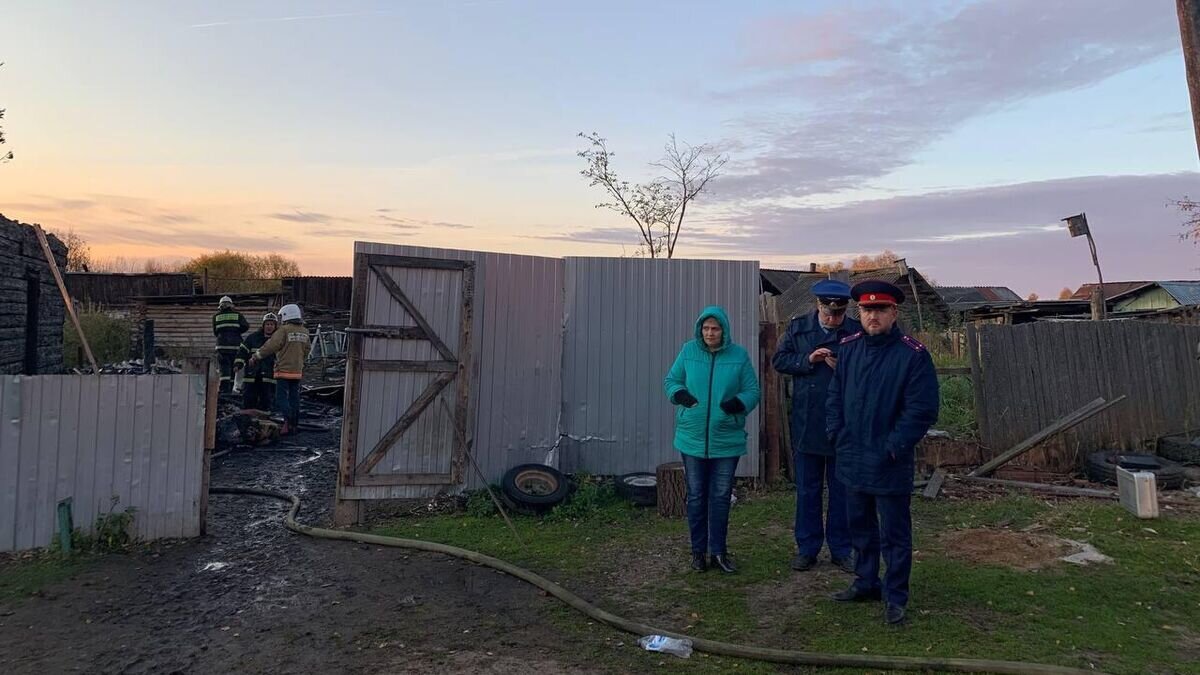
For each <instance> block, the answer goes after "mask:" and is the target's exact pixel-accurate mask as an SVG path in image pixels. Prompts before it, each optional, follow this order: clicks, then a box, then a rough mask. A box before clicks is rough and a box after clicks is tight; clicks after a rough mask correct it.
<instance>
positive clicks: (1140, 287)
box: [1071, 280, 1200, 313]
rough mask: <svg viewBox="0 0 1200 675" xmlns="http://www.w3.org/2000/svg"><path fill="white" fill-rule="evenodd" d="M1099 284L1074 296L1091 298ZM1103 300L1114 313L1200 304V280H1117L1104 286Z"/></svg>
mask: <svg viewBox="0 0 1200 675" xmlns="http://www.w3.org/2000/svg"><path fill="white" fill-rule="evenodd" d="M1098 285H1099V284H1084V285H1083V286H1080V287H1079V290H1077V291H1075V294H1074V295H1073V296H1071V297H1072V298H1074V299H1079V300H1083V299H1087V298H1089V297H1091V293H1092V289H1093V288H1095V287H1096V286H1098ZM1104 299H1105V300H1106V301H1107V303H1108V307H1109V309H1110V311H1112V312H1113V313H1122V312H1147V311H1155V310H1164V309H1174V308H1176V307H1188V306H1192V305H1200V281H1194V280H1185V281H1117V282H1106V283H1105V284H1104Z"/></svg>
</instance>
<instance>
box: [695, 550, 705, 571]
mask: <svg viewBox="0 0 1200 675" xmlns="http://www.w3.org/2000/svg"><path fill="white" fill-rule="evenodd" d="M707 569H708V557H707V556H705V555H704V554H703V553H693V554H692V570H693V571H695V572H703V571H705V570H707Z"/></svg>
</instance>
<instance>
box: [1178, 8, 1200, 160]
mask: <svg viewBox="0 0 1200 675" xmlns="http://www.w3.org/2000/svg"><path fill="white" fill-rule="evenodd" d="M1175 9H1176V12H1177V13H1178V14H1179V37H1180V40H1181V42H1182V43H1183V65H1184V67H1185V68H1186V73H1187V85H1188V94H1190V96H1191V100H1192V128H1193V130H1194V132H1195V134H1196V149H1197V151H1198V152H1200V0H1175Z"/></svg>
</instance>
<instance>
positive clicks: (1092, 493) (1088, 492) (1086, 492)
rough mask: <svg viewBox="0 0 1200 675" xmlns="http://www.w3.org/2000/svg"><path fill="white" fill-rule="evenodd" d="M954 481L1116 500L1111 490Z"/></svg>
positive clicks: (975, 479)
mask: <svg viewBox="0 0 1200 675" xmlns="http://www.w3.org/2000/svg"><path fill="white" fill-rule="evenodd" d="M954 478H955V480H961V481H963V482H965V483H978V484H980V485H998V486H1001V487H1011V488H1020V489H1024V490H1034V491H1036V492H1045V493H1047V494H1054V495H1058V496H1060V497H1099V498H1101V499H1116V498H1117V493H1116V492H1115V491H1113V490H1095V489H1091V488H1077V487H1067V486H1064V485H1049V484H1046V483H1029V482H1026V481H1020V480H1002V479H999V478H983V477H980V476H954Z"/></svg>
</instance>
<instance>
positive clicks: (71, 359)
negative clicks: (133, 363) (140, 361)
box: [63, 308, 133, 368]
mask: <svg viewBox="0 0 1200 675" xmlns="http://www.w3.org/2000/svg"><path fill="white" fill-rule="evenodd" d="M79 325H80V326H81V327H82V328H83V334H84V335H86V336H87V339H88V345H89V346H90V347H91V348H92V355H93V356H95V357H96V363H99V364H101V365H103V364H105V363H113V362H116V361H124V360H125V359H128V358H129V354H130V352H131V350H132V348H133V322H132V321H130V320H129V319H125V318H121V317H116V316H112V315H111V314H109V313H107V312H103V311H100V310H98V309H90V308H89V309H86V310H84V311H83V312H81V313H80V314H79ZM81 346H82V344H81V343H80V341H79V335H78V334H77V333H76V332H75V326H74V325H73V324H72V323H71V320H70V319H67V321H66V323H65V324H64V325H63V359H64V360H65V361H66V365H67V367H68V368H78V367H80V366H81V365H86V362H87V357H86V356H84V357H83V361H84V362H83V363H82V364H81V363H80V360H79V356H80V347H81Z"/></svg>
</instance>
